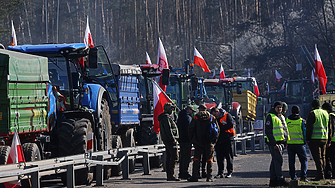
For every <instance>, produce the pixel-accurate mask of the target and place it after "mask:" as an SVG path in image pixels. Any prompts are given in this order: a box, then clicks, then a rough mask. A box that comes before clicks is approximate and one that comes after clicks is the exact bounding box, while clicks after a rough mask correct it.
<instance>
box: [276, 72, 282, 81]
mask: <svg viewBox="0 0 335 188" xmlns="http://www.w3.org/2000/svg"><path fill="white" fill-rule="evenodd" d="M275 72H276V80H277V82H280V79H281V78H282V76H281V75H280V74H279V72H278V71H277V70H276V71H275Z"/></svg>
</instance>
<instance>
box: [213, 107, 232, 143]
mask: <svg viewBox="0 0 335 188" xmlns="http://www.w3.org/2000/svg"><path fill="white" fill-rule="evenodd" d="M225 113H226V111H223V113H221V116H220V119H221V118H222V117H223V116H224V114H225ZM220 119H218V120H217V121H218V125H219V127H220V134H219V139H218V141H217V144H222V143H225V142H230V141H231V140H234V135H233V133H228V132H226V130H228V129H231V128H233V127H234V120H233V117H232V116H231V114H230V113H227V124H225V125H223V124H222V123H221V122H220Z"/></svg>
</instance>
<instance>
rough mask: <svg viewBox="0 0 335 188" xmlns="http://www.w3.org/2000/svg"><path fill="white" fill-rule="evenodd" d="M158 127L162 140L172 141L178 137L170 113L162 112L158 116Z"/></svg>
mask: <svg viewBox="0 0 335 188" xmlns="http://www.w3.org/2000/svg"><path fill="white" fill-rule="evenodd" d="M158 121H159V128H160V132H161V138H162V141H163V142H168V143H173V142H174V141H177V139H178V138H179V132H178V128H177V125H176V123H175V122H174V121H173V118H172V116H171V115H170V114H168V113H166V112H163V113H161V114H160V115H159V116H158Z"/></svg>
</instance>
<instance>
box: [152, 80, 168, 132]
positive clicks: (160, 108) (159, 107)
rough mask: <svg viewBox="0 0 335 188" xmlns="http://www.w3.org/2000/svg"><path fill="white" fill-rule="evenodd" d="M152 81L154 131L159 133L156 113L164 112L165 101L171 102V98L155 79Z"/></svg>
mask: <svg viewBox="0 0 335 188" xmlns="http://www.w3.org/2000/svg"><path fill="white" fill-rule="evenodd" d="M152 83H153V88H152V90H153V97H154V131H155V133H157V134H158V133H159V131H160V129H159V122H158V119H157V118H158V115H159V114H161V113H163V112H164V104H165V103H173V102H172V101H171V99H170V98H169V97H168V96H167V95H166V94H165V92H164V91H163V90H162V89H161V88H160V87H159V86H158V85H157V83H156V82H155V81H153V82H152Z"/></svg>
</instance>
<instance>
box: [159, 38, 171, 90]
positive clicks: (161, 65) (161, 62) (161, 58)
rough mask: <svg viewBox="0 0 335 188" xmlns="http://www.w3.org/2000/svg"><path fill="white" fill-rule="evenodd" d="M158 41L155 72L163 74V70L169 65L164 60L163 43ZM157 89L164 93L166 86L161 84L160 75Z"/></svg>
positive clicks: (165, 59)
mask: <svg viewBox="0 0 335 188" xmlns="http://www.w3.org/2000/svg"><path fill="white" fill-rule="evenodd" d="M158 39H159V41H158V55H157V65H158V69H157V71H158V72H160V73H163V69H169V63H168V60H167V58H166V53H165V49H164V46H163V43H162V41H161V39H160V38H158ZM159 87H161V88H162V90H163V91H164V92H165V91H166V85H163V84H162V75H161V76H160V77H159Z"/></svg>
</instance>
